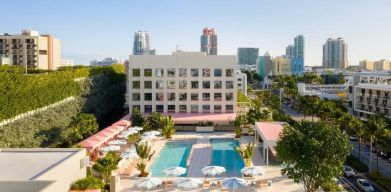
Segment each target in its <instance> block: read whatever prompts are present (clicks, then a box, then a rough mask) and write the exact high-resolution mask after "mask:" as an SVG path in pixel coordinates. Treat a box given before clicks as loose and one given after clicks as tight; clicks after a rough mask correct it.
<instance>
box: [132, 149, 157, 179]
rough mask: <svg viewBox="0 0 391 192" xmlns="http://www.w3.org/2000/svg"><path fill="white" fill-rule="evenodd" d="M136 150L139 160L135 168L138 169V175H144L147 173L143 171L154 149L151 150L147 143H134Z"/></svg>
mask: <svg viewBox="0 0 391 192" xmlns="http://www.w3.org/2000/svg"><path fill="white" fill-rule="evenodd" d="M136 152H137V155H138V156H139V158H140V160H139V162H138V163H137V165H136V168H137V169H138V170H139V171H140V176H141V177H145V176H147V175H148V173H147V172H146V171H145V168H146V165H147V162H148V161H150V160H151V158H152V156H153V155H154V154H155V151H153V152H152V148H151V147H150V146H148V143H145V144H139V145H136Z"/></svg>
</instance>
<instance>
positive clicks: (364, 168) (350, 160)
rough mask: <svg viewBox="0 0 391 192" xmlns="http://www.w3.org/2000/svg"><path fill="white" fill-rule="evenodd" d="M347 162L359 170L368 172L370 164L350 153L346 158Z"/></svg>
mask: <svg viewBox="0 0 391 192" xmlns="http://www.w3.org/2000/svg"><path fill="white" fill-rule="evenodd" d="M346 164H348V165H350V166H351V167H353V169H355V170H357V171H358V172H367V171H368V166H367V165H365V164H364V163H362V162H361V161H359V160H358V159H357V158H356V157H355V156H353V155H350V156H348V157H347V158H346Z"/></svg>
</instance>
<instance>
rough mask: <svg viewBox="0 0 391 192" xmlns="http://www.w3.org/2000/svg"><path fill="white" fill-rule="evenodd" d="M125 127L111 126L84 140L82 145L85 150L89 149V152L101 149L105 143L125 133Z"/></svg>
mask: <svg viewBox="0 0 391 192" xmlns="http://www.w3.org/2000/svg"><path fill="white" fill-rule="evenodd" d="M124 129H125V127H123V126H113V125H112V126H109V127H106V128H104V129H102V130H101V131H99V132H98V133H95V134H94V135H92V136H90V137H88V138H87V139H84V140H83V141H82V142H80V145H81V146H82V147H83V148H87V149H88V150H90V151H92V150H94V149H95V148H97V147H100V146H101V145H102V144H103V143H105V142H107V141H109V140H110V139H112V138H114V137H115V136H116V135H118V134H119V133H120V132H121V131H123V130H124Z"/></svg>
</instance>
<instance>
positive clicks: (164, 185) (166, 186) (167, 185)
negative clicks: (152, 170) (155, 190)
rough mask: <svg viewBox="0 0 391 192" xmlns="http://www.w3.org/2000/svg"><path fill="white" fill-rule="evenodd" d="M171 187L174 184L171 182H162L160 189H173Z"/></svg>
mask: <svg viewBox="0 0 391 192" xmlns="http://www.w3.org/2000/svg"><path fill="white" fill-rule="evenodd" d="M173 186H174V182H173V181H171V180H168V181H163V182H162V187H163V188H170V187H173Z"/></svg>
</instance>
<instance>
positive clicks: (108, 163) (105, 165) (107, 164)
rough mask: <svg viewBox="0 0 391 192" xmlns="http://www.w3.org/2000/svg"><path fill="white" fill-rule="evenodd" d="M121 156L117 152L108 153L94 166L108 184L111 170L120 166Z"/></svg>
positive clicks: (93, 168)
mask: <svg viewBox="0 0 391 192" xmlns="http://www.w3.org/2000/svg"><path fill="white" fill-rule="evenodd" d="M120 160H121V159H120V157H119V155H118V154H116V153H108V154H107V155H106V156H105V157H103V158H101V159H98V160H97V161H96V163H95V164H94V165H93V166H92V170H94V171H95V172H97V173H98V174H99V175H100V176H101V177H102V178H103V180H104V181H105V183H106V185H107V184H109V182H110V175H111V172H112V171H114V170H116V169H117V168H118V162H119V161H120Z"/></svg>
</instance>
